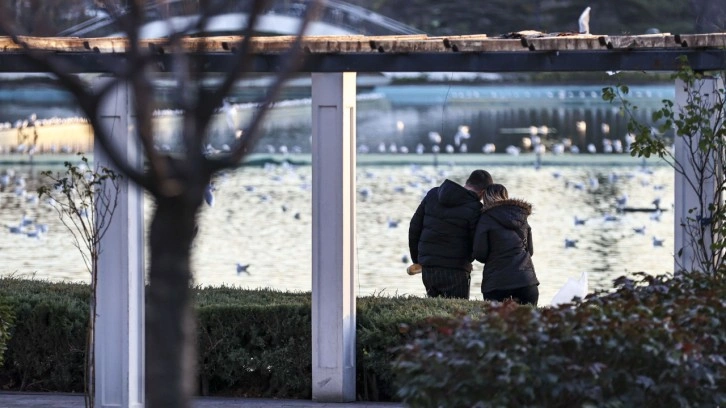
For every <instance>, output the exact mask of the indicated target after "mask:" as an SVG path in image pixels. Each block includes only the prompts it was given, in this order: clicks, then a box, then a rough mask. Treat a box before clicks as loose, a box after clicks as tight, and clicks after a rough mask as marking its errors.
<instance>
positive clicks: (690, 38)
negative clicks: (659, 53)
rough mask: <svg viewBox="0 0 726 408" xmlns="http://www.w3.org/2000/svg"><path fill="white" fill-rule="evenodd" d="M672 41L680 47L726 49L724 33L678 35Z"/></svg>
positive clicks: (725, 34)
mask: <svg viewBox="0 0 726 408" xmlns="http://www.w3.org/2000/svg"><path fill="white" fill-rule="evenodd" d="M673 41H674V42H675V43H676V44H680V46H682V47H689V48H714V47H715V48H720V49H726V33H709V34H680V35H675V36H673Z"/></svg>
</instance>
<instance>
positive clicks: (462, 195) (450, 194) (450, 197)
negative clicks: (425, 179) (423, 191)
mask: <svg viewBox="0 0 726 408" xmlns="http://www.w3.org/2000/svg"><path fill="white" fill-rule="evenodd" d="M438 194H439V197H438V198H439V203H440V204H441V205H444V206H446V207H456V206H459V205H462V204H463V203H466V202H469V201H472V200H474V201H479V197H477V195H476V193H474V192H473V191H471V190H467V189H466V188H465V187H462V186H461V185H460V184H458V183H455V182H453V181H451V180H449V179H446V180H444V182H443V183H441V185H440V186H439V191H438Z"/></svg>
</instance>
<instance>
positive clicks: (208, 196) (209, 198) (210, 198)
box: [204, 183, 214, 207]
mask: <svg viewBox="0 0 726 408" xmlns="http://www.w3.org/2000/svg"><path fill="white" fill-rule="evenodd" d="M204 201H206V202H207V204H208V205H209V206H210V207H213V206H214V184H213V183H209V184H207V188H205V189H204Z"/></svg>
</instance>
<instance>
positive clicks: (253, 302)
mask: <svg viewBox="0 0 726 408" xmlns="http://www.w3.org/2000/svg"><path fill="white" fill-rule="evenodd" d="M194 292H195V302H196V308H197V317H198V326H197V330H198V331H197V333H198V349H199V383H200V393H201V394H202V395H219V396H247V397H268V398H302V399H305V398H308V399H309V398H310V397H311V390H312V382H311V381H312V378H311V377H312V362H311V357H312V356H311V353H312V345H311V330H312V325H311V300H310V293H289V292H278V291H271V290H241V289H237V288H230V287H220V288H196V289H195V290H194ZM0 296H2V297H4V298H8V299H9V303H8V304H9V305H10V307H11V308H12V310H14V311H15V313H16V314H17V316H18V317H19V318H18V319H17V321H16V323H15V325H14V326H11V331H10V334H11V336H12V337H11V341H10V342H9V343H8V350H7V352H6V356H7V358H6V364H5V365H3V366H0V389H11V390H29V391H62V392H71V391H77V392H80V391H82V389H83V388H82V381H83V352H84V351H83V344H84V341H85V329H86V327H87V311H88V306H87V303H88V299H89V287H88V286H87V285H75V284H57V283H48V282H40V281H24V280H18V279H9V278H5V279H0ZM480 304H481V303H480V302H468V301H455V300H442V299H421V298H413V297H412V298H403V297H400V298H387V297H363V298H359V299H358V302H357V305H358V306H357V327H358V330H357V358H358V360H357V377H358V394H359V398H360V399H367V400H389V399H391V398H395V389H393V388H392V387H391V384H392V379H393V377H392V375H391V366H390V362H391V360H392V359H393V358H394V354H393V352H392V347H393V346H397V345H400V344H402V342H403V341H404V340H405V339H406V338H407V336H408V332H407V331H405V330H404V331H401V330H400V323H401V322H406V323H408V324H409V326H410V327H418V326H417V325H416V323H417V322H420V321H423V320H424V319H425V318H426V317H429V316H452V315H463V314H476V311H475V310H474V309H477V308H480Z"/></svg>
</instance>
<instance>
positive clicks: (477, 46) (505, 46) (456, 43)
mask: <svg viewBox="0 0 726 408" xmlns="http://www.w3.org/2000/svg"><path fill="white" fill-rule="evenodd" d="M449 44H450V48H451V50H452V51H456V52H483V51H484V52H489V51H524V50H526V48H524V46H523V45H522V40H520V39H501V38H497V39H493V38H487V39H464V40H457V39H449Z"/></svg>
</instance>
